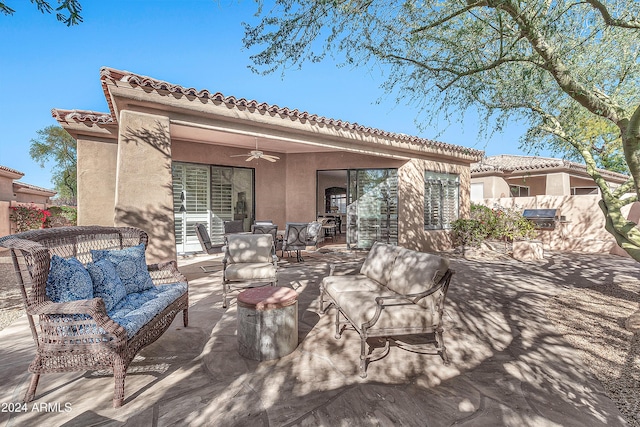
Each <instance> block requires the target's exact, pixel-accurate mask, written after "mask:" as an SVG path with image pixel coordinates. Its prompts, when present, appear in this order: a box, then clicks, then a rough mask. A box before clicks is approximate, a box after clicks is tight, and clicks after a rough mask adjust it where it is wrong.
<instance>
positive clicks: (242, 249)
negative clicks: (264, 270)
mask: <svg viewBox="0 0 640 427" xmlns="http://www.w3.org/2000/svg"><path fill="white" fill-rule="evenodd" d="M272 250H273V236H271V234H231V235H229V236H227V248H226V256H227V258H228V261H229V262H230V263H232V264H236V263H254V262H255V263H268V262H270V261H271V260H272V257H271V255H272Z"/></svg>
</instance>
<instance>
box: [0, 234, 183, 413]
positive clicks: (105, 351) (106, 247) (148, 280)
mask: <svg viewBox="0 0 640 427" xmlns="http://www.w3.org/2000/svg"><path fill="white" fill-rule="evenodd" d="M147 242H148V236H147V233H146V232H144V231H142V230H140V229H137V228H131V227H96V226H89V227H61V228H52V229H45V230H34V231H28V232H24V233H19V234H15V235H10V236H6V237H3V238H0V247H5V248H9V249H10V250H11V255H12V258H13V263H14V267H15V270H16V275H17V280H18V284H19V285H20V287H21V290H22V295H23V299H24V303H25V306H26V311H27V315H28V320H29V324H30V326H31V332H32V336H33V338H34V340H35V342H36V347H37V349H36V356H35V358H34V359H33V361H32V362H31V364H30V366H29V371H30V372H31V373H32V376H31V383H30V385H29V389H28V390H27V392H26V395H25V397H24V400H25V402H29V401H31V400H33V398H34V396H35V392H36V388H37V385H38V381H39V378H40V375H41V374H45V373H52V372H69V371H85V370H96V369H110V370H112V371H113V375H114V381H115V389H114V396H113V406H114V407H119V406H121V405H122V404H123V402H124V380H125V375H126V372H127V368H128V366H129V364H130V363H131V361H132V360H133V358H134V357H135V355H136V354H137V353H138V352H139V351H140V349H142V348H143V347H145V346H147V345H149V344H151V343H152V342H154V341H155V340H156V339H157V338H158V337H160V336H161V335H162V334H163V333H164V332H165V331H166V330H167V328H168V327H169V325H170V324H171V323H172V321H173V319H174V318H175V316H176V315H177V314H178V313H179V312H180V311H182V313H183V322H184V325H185V326H187V324H188V285H187V280H186V278H185V277H184V276H183V275H182V274H181V273H180V272H179V271H178V269H177V264H176V262H175V261H168V262H164V263H158V264H152V265H146V262H145V257H144V252H145V249H146V246H147ZM134 267H135V268H134ZM145 267H146V270H145ZM83 269H84V271H82V270H83ZM142 270H144V271H142ZM147 271H148V273H147ZM86 273H90V274H89V276H88V277H89V282H88V283H87V274H86ZM116 276H117V277H116ZM88 286H94V288H93V289H91V290H89V289H88ZM138 286H139V287H138ZM123 287H124V288H123ZM123 290H124V292H126V294H123ZM94 293H95V295H100V296H98V297H94ZM54 301H59V302H54Z"/></svg>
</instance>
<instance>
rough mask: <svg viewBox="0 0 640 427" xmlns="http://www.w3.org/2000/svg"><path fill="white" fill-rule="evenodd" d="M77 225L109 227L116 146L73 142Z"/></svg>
mask: <svg viewBox="0 0 640 427" xmlns="http://www.w3.org/2000/svg"><path fill="white" fill-rule="evenodd" d="M77 155H78V170H77V174H78V196H77V203H78V225H103V226H113V224H114V222H113V208H114V206H115V199H116V170H117V164H118V145H117V144H116V143H115V141H114V142H111V141H109V142H106V141H104V140H101V139H96V140H92V139H89V138H86V137H82V138H78V139H77Z"/></svg>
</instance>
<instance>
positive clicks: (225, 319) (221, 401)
mask: <svg viewBox="0 0 640 427" xmlns="http://www.w3.org/2000/svg"><path fill="white" fill-rule="evenodd" d="M363 255H364V254H363V253H362V252H360V251H347V250H345V248H344V247H340V246H333V247H332V246H326V247H324V248H323V249H321V250H319V251H316V252H309V253H305V262H303V263H297V262H295V261H294V259H293V258H292V259H290V260H288V259H286V258H285V259H283V260H282V261H281V264H280V269H279V285H280V286H287V287H290V288H292V289H294V290H296V292H297V293H298V294H299V345H298V347H297V349H296V350H295V351H294V352H293V353H291V354H290V355H288V356H285V357H283V358H281V359H276V360H271V361H264V362H256V361H251V360H247V359H244V358H241V357H239V356H238V353H237V339H236V307H235V303H233V304H231V306H230V307H229V309H227V310H225V309H222V308H221V293H222V289H221V285H220V282H221V274H222V273H221V271H219V270H218V271H216V272H214V273H212V274H205V273H203V272H202V270H201V269H200V266H201V265H205V264H206V265H211V264H214V265H218V266H219V268H220V269H221V264H220V258H219V257H217V256H206V257H205V256H195V257H188V258H184V259H181V260H180V269H181V271H182V272H184V273H185V274H186V275H187V277H188V279H189V287H190V290H189V292H190V305H191V307H190V324H189V326H188V327H187V328H184V327H182V324H181V323H180V321H179V320H176V321H175V322H174V324H173V325H172V326H171V328H170V329H169V330H168V331H167V332H166V333H165V334H164V335H163V336H162V337H161V338H160V339H159V340H158V341H156V342H155V343H154V344H152V345H151V346H149V347H147V348H145V349H144V350H143V351H142V352H141V353H140V354H139V356H138V358H137V360H136V361H134V363H133V364H132V365H131V367H130V369H129V371H128V375H127V383H126V392H125V396H126V400H125V405H124V406H123V407H122V408H119V409H117V410H116V409H112V408H111V398H112V395H111V394H112V387H113V378H112V376H111V375H110V374H109V373H102V372H87V373H84V374H78V373H75V374H48V375H44V376H43V378H42V379H41V383H40V386H39V389H38V393H37V396H36V398H37V400H36V401H34V402H32V403H30V404H29V405H28V407H27V409H28V410H27V411H26V412H21V413H18V412H7V411H4V410H3V411H2V412H0V423H2V424H3V425H105V426H106V425H109V426H111V425H131V426H133V425H152V426H156V425H158V426H160V425H198V426H199V425H225V426H227V425H252V426H254V425H264V426H286V425H301V426H302V425H324V426H335V425H416V426H417V425H420V426H423V425H437V426H442V425H452V424H456V425H474V426H476V425H506V426H540V425H563V426H585V425H589V426H597V425H603V426H604V425H609V426H622V425H625V423H624V421H623V418H622V416H621V413H620V411H619V410H618V409H617V408H616V406H615V405H614V403H613V402H612V401H611V400H610V399H609V398H608V397H607V396H606V394H605V392H604V390H603V387H602V385H601V384H600V383H599V382H598V381H597V380H596V379H595V377H594V376H593V374H592V373H590V372H589V371H588V370H587V367H586V366H585V363H584V361H583V359H582V358H581V357H580V353H579V352H578V351H577V350H576V349H575V348H574V347H572V346H571V345H570V344H569V343H568V342H567V341H566V340H565V339H564V338H563V336H562V335H559V333H558V331H557V330H556V328H555V327H554V326H553V324H551V323H550V322H549V320H548V316H547V313H546V312H545V310H546V309H545V307H547V306H548V304H547V303H548V301H549V299H550V298H553V297H554V296H556V295H557V294H559V293H560V292H562V291H565V290H568V289H580V288H583V287H593V289H598V287H599V286H602V285H606V284H617V283H620V282H621V281H626V282H629V281H630V280H631V281H634V282H635V283H638V282H639V281H640V275H639V274H638V272H637V265H636V263H635V262H633V261H630V260H627V259H620V258H615V260H616V261H615V263H612V262H611V257H610V256H603V255H573V254H565V253H554V254H553V257H552V258H548V259H546V260H544V261H541V262H537V263H523V262H518V261H515V260H510V261H508V260H507V261H505V260H500V261H499V262H492V261H491V260H477V261H474V260H467V259H464V258H459V257H455V256H453V255H452V254H450V255H451V258H452V259H451V267H452V268H453V269H455V270H456V274H455V275H454V278H453V281H452V284H451V288H450V290H449V294H448V301H447V304H446V305H445V307H446V310H445V318H446V319H445V339H446V342H447V348H448V351H449V356H450V358H451V365H449V366H444V365H443V364H442V361H441V359H440V357H439V356H437V355H425V354H415V353H410V352H407V351H404V350H401V349H398V348H392V349H391V352H390V353H389V355H388V356H387V357H385V358H384V359H382V360H379V361H376V362H372V363H371V364H370V366H369V370H368V373H369V375H368V377H367V378H366V379H361V378H360V377H359V376H358V353H359V351H358V347H359V340H358V339H357V336H356V334H355V332H352V331H346V332H345V334H344V335H343V337H342V339H340V340H335V339H334V337H333V331H334V328H333V324H332V319H333V316H332V315H330V314H328V315H320V314H319V290H318V284H319V282H320V281H321V279H322V278H323V277H324V276H326V275H327V274H328V271H329V263H338V264H339V268H340V269H341V271H342V272H345V273H346V272H349V271H352V270H353V269H355V268H357V267H358V266H359V261H360V260H361V259H362V257H363ZM514 278H517V280H514ZM0 340H2V342H3V343H4V344H3V347H2V350H1V356H2V360H3V363H2V364H1V365H0V378H1V379H2V381H3V384H4V386H3V387H2V389H1V390H0V402H2V403H3V404H4V403H10V402H19V400H20V398H21V396H22V395H23V393H24V390H25V388H26V387H27V385H28V383H29V374H28V373H27V366H28V364H29V362H30V360H31V358H32V356H33V342H32V340H31V337H30V335H29V328H28V326H27V322H26V319H25V317H24V316H23V317H22V318H20V319H19V320H17V321H15V322H14V323H13V324H11V325H10V326H9V327H7V328H5V329H4V330H2V331H0ZM34 404H35V405H36V406H34ZM67 404H68V406H65V405H67ZM34 408H35V409H34Z"/></svg>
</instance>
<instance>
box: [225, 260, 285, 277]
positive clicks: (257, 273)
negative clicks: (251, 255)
mask: <svg viewBox="0 0 640 427" xmlns="http://www.w3.org/2000/svg"><path fill="white" fill-rule="evenodd" d="M225 277H226V279H227V280H230V281H241V280H264V281H273V280H275V277H276V268H275V266H274V265H273V264H272V263H269V262H263V263H238V264H229V265H227V268H226V270H225Z"/></svg>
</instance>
